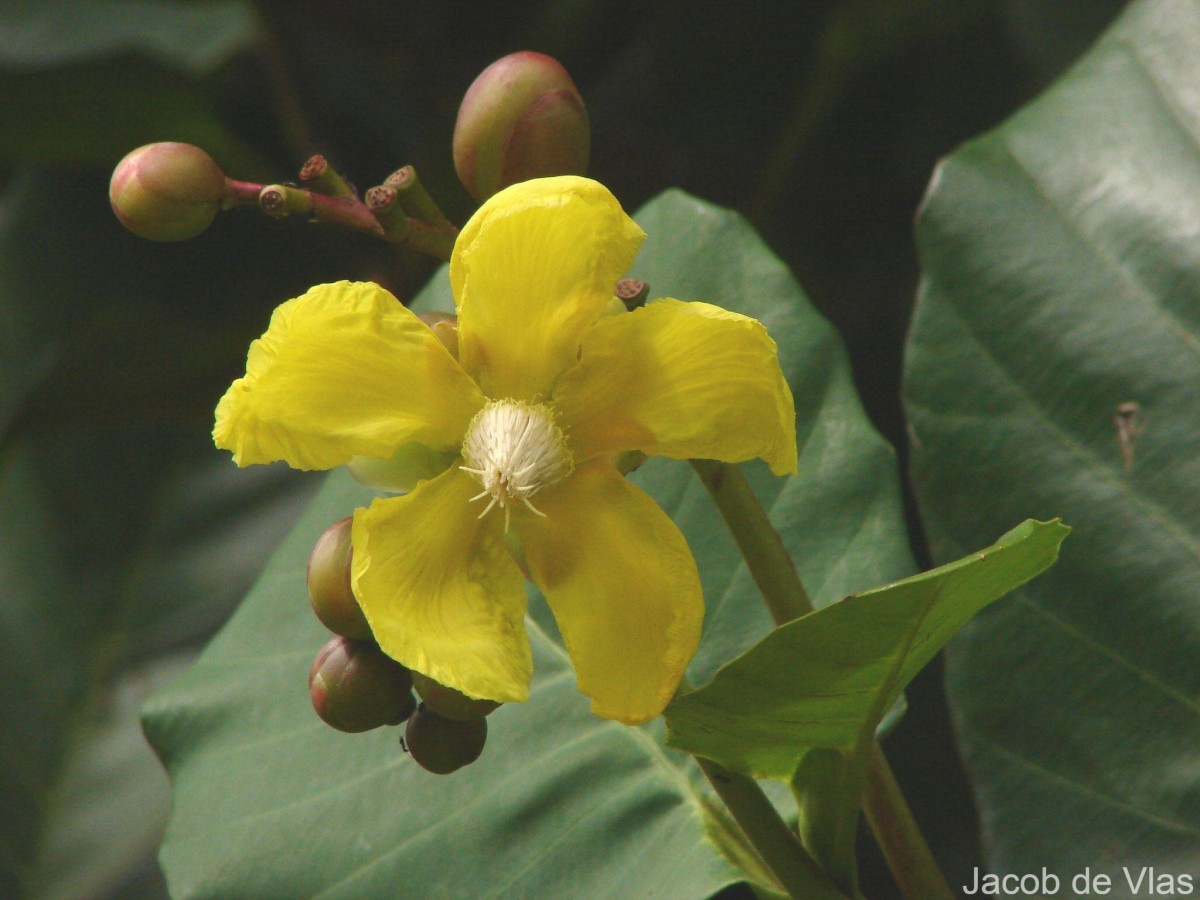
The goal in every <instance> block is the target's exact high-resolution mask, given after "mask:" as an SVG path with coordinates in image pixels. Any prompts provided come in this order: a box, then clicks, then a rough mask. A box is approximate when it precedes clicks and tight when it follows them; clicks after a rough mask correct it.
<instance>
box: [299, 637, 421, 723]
mask: <svg viewBox="0 0 1200 900" xmlns="http://www.w3.org/2000/svg"><path fill="white" fill-rule="evenodd" d="M308 690H309V694H310V695H311V696H312V704H313V709H315V710H316V711H317V715H318V716H320V717H321V718H322V719H324V720H325V722H326V723H327V724H329V725H332V726H333V727H334V728H336V729H337V730H338V731H349V732H358V731H370V730H371V729H372V728H378V727H379V726H381V725H399V724H400V723H401V722H403V721H404V720H405V719H407V718H408V717H409V716H411V715H412V714H413V710H414V709H415V708H416V701H415V700H414V699H413V695H412V678H411V676H410V675H409V672H408V669H406V668H404V666H402V665H400V664H399V663H398V662H396V661H395V660H393V659H391V658H390V657H388V656H386V655H385V654H384V652H383V651H382V650H380V649H379V647H378V646H376V645H375V644H372V643H369V642H367V641H352V640H350V639H349V638H344V637H335V638H333V639H332V640H330V641H329V643H327V644H326V645H325V646H324V647H322V648H321V650H320V652H319V653H317V658H316V659H315V660H314V661H313V664H312V668H311V669H310V670H309V672H308Z"/></svg>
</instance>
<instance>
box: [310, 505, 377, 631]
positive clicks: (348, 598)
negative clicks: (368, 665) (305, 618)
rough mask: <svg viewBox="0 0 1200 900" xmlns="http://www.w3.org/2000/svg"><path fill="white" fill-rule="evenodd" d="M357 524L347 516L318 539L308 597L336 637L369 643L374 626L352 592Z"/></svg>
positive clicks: (311, 566) (322, 620)
mask: <svg viewBox="0 0 1200 900" xmlns="http://www.w3.org/2000/svg"><path fill="white" fill-rule="evenodd" d="M353 523H354V518H353V517H352V516H347V517H346V518H344V519H342V520H341V521H340V522H338V523H336V524H335V525H332V526H330V527H329V529H328V530H327V531H326V532H325V533H324V534H323V535H321V537H320V538H318V539H317V543H316V546H315V547H313V552H312V555H311V556H309V558H308V596H309V598H310V599H311V600H312V607H313V612H315V613H316V614H317V618H318V619H320V620H321V624H322V625H324V626H325V627H326V628H328V629H329V630H330V631H332V632H333V633H334V634H340V635H343V636H345V637H348V638H357V639H358V640H361V641H369V640H371V639H372V635H371V626H370V625H368V624H367V617H366V616H364V615H363V611H362V608H361V607H360V606H359V605H358V601H357V600H355V599H354V592H353V591H352V590H350V561H351V556H352V555H353V550H352V548H351V546H350V528H351V526H352V525H353Z"/></svg>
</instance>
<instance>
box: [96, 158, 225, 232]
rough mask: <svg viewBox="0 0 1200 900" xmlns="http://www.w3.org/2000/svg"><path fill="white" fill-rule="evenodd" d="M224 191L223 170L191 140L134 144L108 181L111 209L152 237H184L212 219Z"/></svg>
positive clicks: (126, 223)
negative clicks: (193, 144) (130, 151)
mask: <svg viewBox="0 0 1200 900" xmlns="http://www.w3.org/2000/svg"><path fill="white" fill-rule="evenodd" d="M224 196H225V173H224V172H222V171H221V168H220V166H218V165H217V164H216V162H214V161H213V158H212V157H211V156H209V155H208V154H207V153H205V152H204V151H203V150H201V149H200V148H199V147H194V146H192V145H191V144H177V143H161V144H147V145H146V146H144V147H139V148H138V149H136V150H134V151H133V152H132V153H130V154H128V155H127V156H126V157H125V158H124V159H123V160H121V161H120V162H119V163H118V164H117V167H116V169H114V170H113V175H112V180H111V181H110V182H109V184H108V199H109V202H110V203H111V204H112V208H113V212H115V213H116V214H117V218H118V219H120V220H121V224H123V225H124V226H125V227H126V228H128V229H129V230H130V231H132V232H133V233H134V234H136V235H138V236H139V237H144V238H147V239H149V240H152V241H183V240H187V239H188V238H193V237H195V236H196V235H198V234H200V232H202V231H204V229H206V228H208V226H209V225H210V224H212V220H213V218H214V217H215V216H216V214H217V212H218V211H219V210H220V209H221V201H222V199H223V198H224Z"/></svg>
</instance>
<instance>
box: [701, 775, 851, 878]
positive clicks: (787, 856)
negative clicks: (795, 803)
mask: <svg viewBox="0 0 1200 900" xmlns="http://www.w3.org/2000/svg"><path fill="white" fill-rule="evenodd" d="M695 759H696V762H697V763H698V764H699V766H700V770H701V771H702V772H703V773H704V775H705V777H706V778H707V779H708V781H709V783H710V784H711V785H712V786H713V790H715V791H716V792H717V796H718V797H720V798H721V800H722V801H723V802H724V804H725V806H726V807H728V809H729V812H730V814H731V815H732V816H733V819H734V821H735V822H737V823H738V826H739V827H740V828H741V829H742V831H743V832H744V833H745V835H746V839H747V840H748V841H749V842H750V844H751V846H753V847H754V849H755V850H756V851H757V852H758V855H759V856H760V857H761V858H762V861H763V863H764V864H765V865H766V867H767V868H768V869H770V870H771V874H773V875H774V876H775V878H776V879H778V881H779V884H780V885H781V886H782V887H783V889H784V890H785V891H787V895H788V896H789V897H800V898H813V900H845V896H846V895H845V894H843V893H842V892H841V891H839V890H838V889H837V888H836V887H835V886H834V884H833V882H831V881H830V880H829V877H828V876H827V875H826V874H825V873H824V872H822V871H821V869H820V868H819V867H818V866H817V864H816V863H815V862H814V861H813V859H812V857H811V856H809V855H808V853H807V852H806V851H805V849H804V847H803V845H802V844H801V843H800V838H798V837H797V836H796V833H795V832H794V831H792V829H790V828H788V826H787V823H785V822H784V821H783V819H781V818H780V817H779V813H778V812H777V811H776V809H775V807H774V805H772V803H771V801H770V800H769V799H767V795H766V794H764V793H763V791H762V788H760V787H759V786H758V784H757V783H756V782H755V781H754V779H753V778H747V777H746V776H745V775H739V774H738V773H736V772H732V771H730V770H729V769H726V768H725V767H724V766H721V765H719V764H717V763H715V762H713V761H711V760H707V759H702V758H701V757H699V756H697V757H695Z"/></svg>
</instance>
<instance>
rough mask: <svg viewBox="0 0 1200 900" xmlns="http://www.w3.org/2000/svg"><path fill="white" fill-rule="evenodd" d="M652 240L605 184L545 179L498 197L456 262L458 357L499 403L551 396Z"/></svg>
mask: <svg viewBox="0 0 1200 900" xmlns="http://www.w3.org/2000/svg"><path fill="white" fill-rule="evenodd" d="M644 238H645V233H644V232H643V231H642V229H640V228H639V227H638V226H637V224H636V223H634V221H633V220H632V219H631V218H629V216H627V215H625V213H624V212H623V211H622V209H621V205H620V204H619V203H618V202H617V200H616V198H615V197H613V195H612V194H611V193H609V191H608V189H607V188H605V187H604V186H603V185H601V184H599V183H597V182H595V181H591V180H589V179H587V178H579V177H576V176H565V175H564V176H560V177H556V178H538V179H534V180H533V181H525V182H522V183H520V184H515V185H513V186H511V187H509V188H506V189H505V190H503V191H500V193H498V194H495V195H494V196H493V197H491V198H490V199H489V200H488V201H487V202H486V203H484V204H483V206H481V207H480V208H479V210H478V211H477V212H476V213H475V215H473V216H472V217H471V220H470V221H469V222H467V224H466V226H465V227H464V228H463V230H462V232H461V233H460V234H459V236H458V240H457V241H456V242H455V245H454V254H453V256H452V257H451V259H450V282H451V285H452V286H453V289H454V297H455V300H456V302H457V305H458V316H459V319H458V341H459V356H460V359H461V360H462V364H463V366H464V368H466V370H467V371H468V372H469V373H471V375H472V376H474V377H475V378H476V379H477V380H478V381H479V384H480V385H481V386H482V388H483V391H484V393H485V394H487V395H488V396H489V397H492V398H494V399H497V400H499V399H504V398H512V399H516V400H531V399H533V398H535V397H540V398H541V399H545V398H546V397H548V396H549V393H550V390H551V389H552V388H553V386H554V382H555V381H556V380H557V378H558V376H559V375H560V374H561V373H562V372H563V371H564V370H565V369H566V368H567V367H568V366H570V365H571V364H573V363H574V362H575V358H576V354H577V352H578V349H579V337H580V335H581V333H582V332H583V330H584V329H586V328H587V326H589V325H590V324H591V323H592V322H594V321H595V320H596V317H597V316H599V315H600V314H601V313H602V312H603V311H604V308H605V306H606V305H607V304H608V301H609V300H610V299H611V297H612V293H613V287H614V286H615V284H616V282H617V280H618V279H620V278H621V277H622V276H623V275H624V274H625V273H626V271H627V270H628V269H629V266H630V264H631V263H632V262H633V258H634V256H635V255H637V251H638V247H640V246H641V243H642V240H643V239H644Z"/></svg>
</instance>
